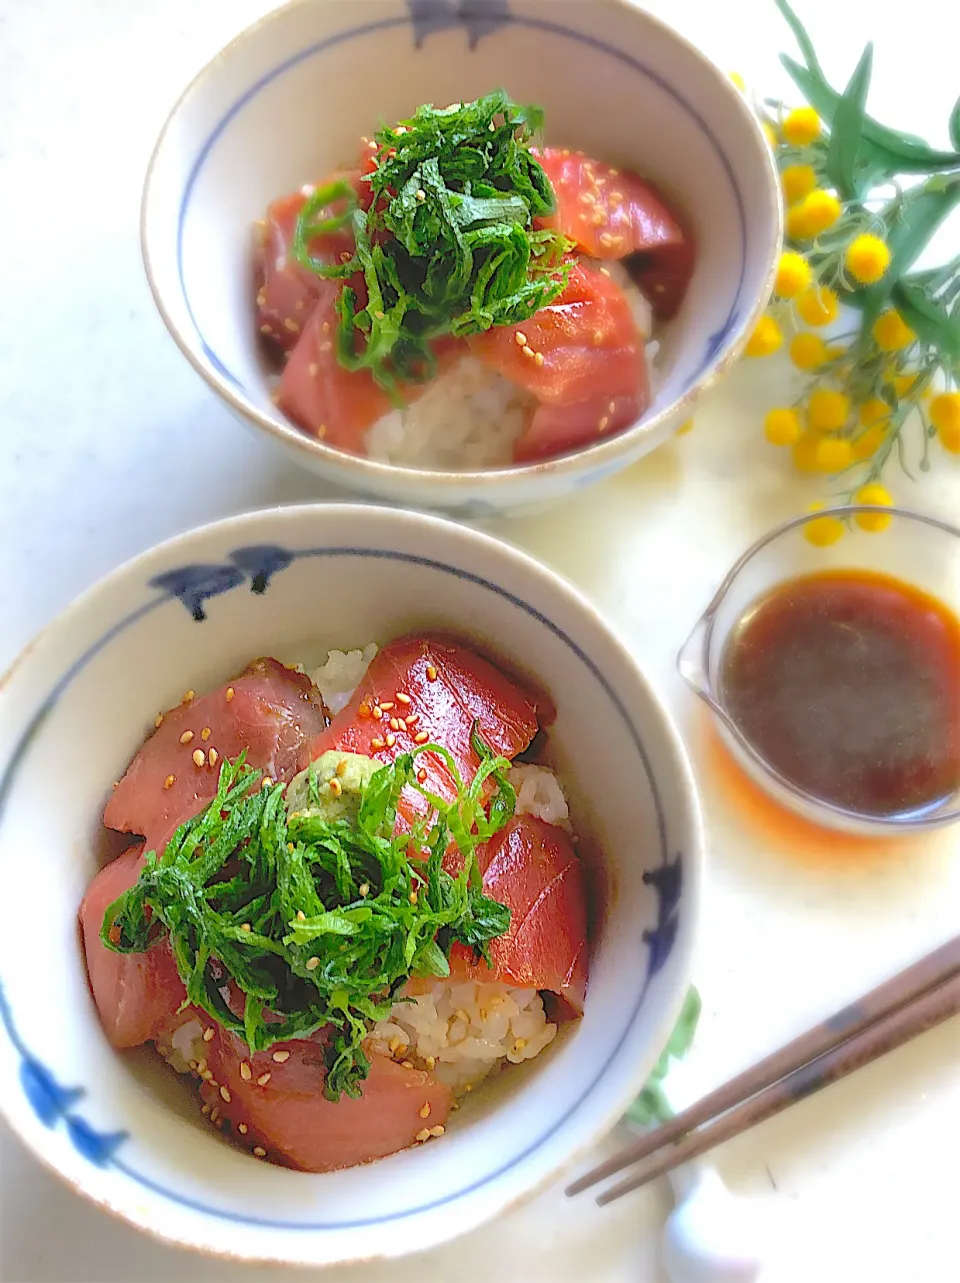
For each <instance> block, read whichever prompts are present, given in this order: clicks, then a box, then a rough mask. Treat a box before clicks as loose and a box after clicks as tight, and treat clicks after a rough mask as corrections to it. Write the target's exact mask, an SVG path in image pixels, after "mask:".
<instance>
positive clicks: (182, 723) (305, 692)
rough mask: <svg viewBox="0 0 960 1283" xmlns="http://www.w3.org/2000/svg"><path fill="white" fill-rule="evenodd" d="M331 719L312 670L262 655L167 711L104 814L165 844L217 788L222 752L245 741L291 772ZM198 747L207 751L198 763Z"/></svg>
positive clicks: (113, 823) (252, 756)
mask: <svg viewBox="0 0 960 1283" xmlns="http://www.w3.org/2000/svg"><path fill="white" fill-rule="evenodd" d="M326 723H327V717H326V710H325V709H324V706H323V701H322V699H321V698H320V695H319V692H317V691H316V689H315V688H314V687H313V685H312V684H311V682H310V679H309V678H308V677H306V676H305V675H304V674H303V673H297V672H294V671H293V670H292V669H289V668H286V667H285V666H284V665H283V664H281V663H279V662H278V661H277V660H275V659H258V660H257V661H256V662H255V663H253V664H251V665H250V666H249V667H248V668H247V669H246V670H245V671H244V672H243V673H241V674H240V676H239V677H236V678H234V680H233V681H231V682H227V683H225V684H224V685H223V686H220V687H219V688H218V689H217V690H215V691H211V693H210V694H208V695H201V696H200V697H199V698H197V697H194V698H192V699H185V700H184V702H183V703H182V704H178V705H177V707H176V708H174V709H171V710H170V711H169V712H168V713H165V714H164V717H163V721H162V722H161V724H160V726H159V727H158V729H157V730H155V731H154V732H153V734H152V735H150V737H149V738H148V739H147V741H146V743H145V744H144V745H143V747H142V748H141V749H140V751H139V752H138V753H137V755H136V756H135V757H134V759H133V761H132V762H131V763H130V765H129V767H128V768H127V771H126V774H125V775H124V777H123V779H122V780H121V781H120V783H119V784H118V785H117V787H116V789H115V790H114V792H113V796H112V797H111V798H110V801H109V802H108V803H107V806H106V810H105V811H104V814H103V821H104V823H105V824H106V825H107V827H108V828H111V829H120V830H121V831H122V832H125V833H140V834H142V835H143V836H144V837H145V838H146V840H147V844H148V847H149V848H150V849H157V850H162V849H163V847H164V846H165V844H166V843H167V842H168V841H169V839H170V838H171V837H172V836H173V833H174V831H175V830H176V828H177V826H178V825H180V824H182V823H183V822H184V820H188V819H189V818H190V817H191V816H192V815H196V814H197V813H198V812H199V811H201V810H202V809H203V807H204V806H206V804H207V803H208V802H209V801H210V799H211V798H212V797H213V795H214V794H215V793H216V791H217V780H218V777H219V774H220V768H219V765H218V763H219V762H222V760H223V759H224V758H230V759H231V760H232V759H233V758H235V757H237V756H239V754H240V753H241V752H242V751H243V750H244V749H246V753H247V762H248V763H249V765H251V766H254V767H256V768H257V769H259V770H263V771H264V772H265V773H266V774H267V775H269V776H271V777H272V778H273V779H275V780H289V779H291V778H292V777H293V775H294V774H295V773H296V770H297V762H298V760H299V758H300V755H301V752H302V749H303V745H304V743H305V742H306V741H307V740H309V739H310V738H311V737H312V736H314V735H316V734H318V732H319V731H321V730H322V729H323V727H324V726H325V725H326ZM211 750H213V751H214V756H213V757H212V758H211ZM195 753H197V754H199V753H202V754H203V762H202V763H201V764H200V765H197V760H196V759H195V758H194V754H195Z"/></svg>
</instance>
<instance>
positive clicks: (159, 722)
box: [153, 713, 163, 730]
mask: <svg viewBox="0 0 960 1283" xmlns="http://www.w3.org/2000/svg"><path fill="white" fill-rule="evenodd" d="M153 724H154V726H155V727H156V728H157V730H159V729H160V727H161V726H162V725H163V714H162V713H158V714H157V715H156V717H155V718H154V719H153Z"/></svg>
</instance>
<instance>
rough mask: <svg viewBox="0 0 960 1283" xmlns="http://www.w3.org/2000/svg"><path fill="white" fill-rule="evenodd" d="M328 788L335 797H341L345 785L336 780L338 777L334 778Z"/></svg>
mask: <svg viewBox="0 0 960 1283" xmlns="http://www.w3.org/2000/svg"><path fill="white" fill-rule="evenodd" d="M327 787H328V788H329V789H330V792H331V793H332V794H333V796H334V797H339V796H340V794H341V793H342V792H343V785H342V784H341V783H340V781H339V780H338V779H337V778H336V776H334V778H333V779H332V780H331V781H330V783H329V784H328V785H327Z"/></svg>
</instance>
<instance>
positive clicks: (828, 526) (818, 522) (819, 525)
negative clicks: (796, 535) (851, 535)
mask: <svg viewBox="0 0 960 1283" xmlns="http://www.w3.org/2000/svg"><path fill="white" fill-rule="evenodd" d="M822 511H823V504H822V503H812V504H811V505H810V507H809V508H808V509H807V512H822ZM803 534H804V538H805V539H806V540H807V541H808V542H809V543H812V544H813V545H814V546H815V547H817V548H828V547H829V546H830V544H832V543H836V542H837V540H838V539H840V538H842V536H843V522H842V521H841V520H840V518H839V517H816V518H815V519H814V520H813V521H808V522H807V524H806V525H805V526H804V527H803Z"/></svg>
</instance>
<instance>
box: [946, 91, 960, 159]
mask: <svg viewBox="0 0 960 1283" xmlns="http://www.w3.org/2000/svg"><path fill="white" fill-rule="evenodd" d="M949 128H950V141H951V142H952V143H953V145H954V147H956V148H958V149H960V98H958V99H957V101H956V102H955V103H954V104H953V111H951V113H950V123H949Z"/></svg>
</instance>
